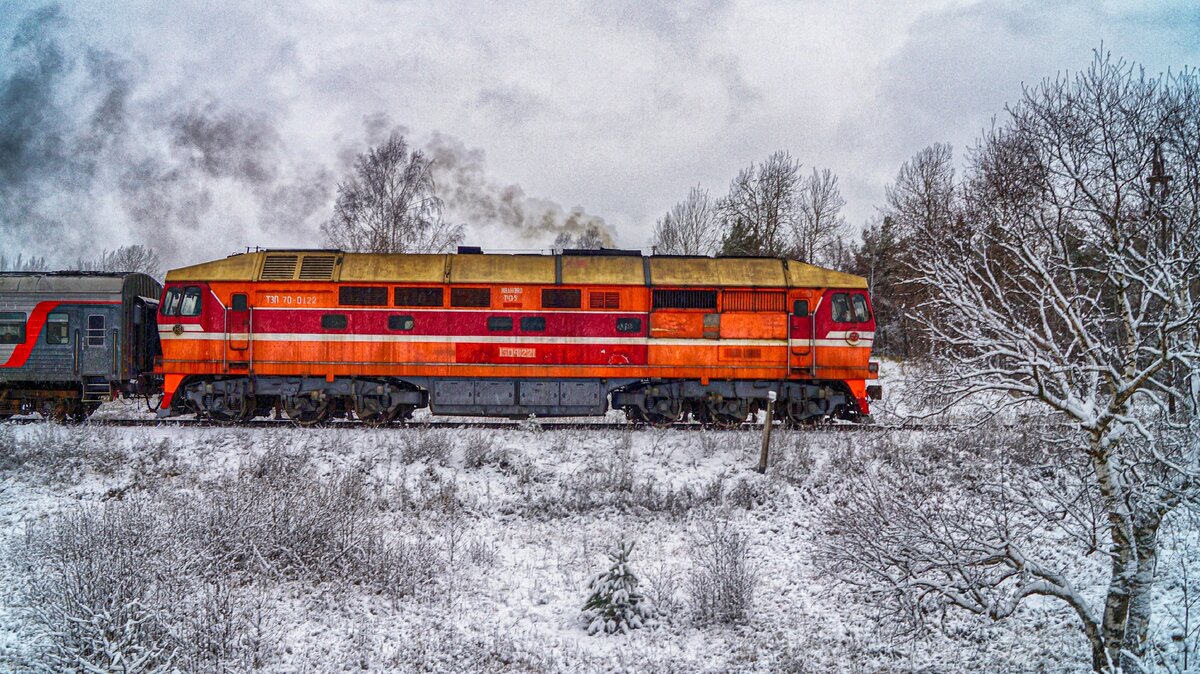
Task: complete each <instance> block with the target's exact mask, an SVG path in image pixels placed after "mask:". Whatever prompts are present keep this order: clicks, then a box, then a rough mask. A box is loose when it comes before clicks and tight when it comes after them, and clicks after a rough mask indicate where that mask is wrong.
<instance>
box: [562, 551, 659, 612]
mask: <svg viewBox="0 0 1200 674" xmlns="http://www.w3.org/2000/svg"><path fill="white" fill-rule="evenodd" d="M632 552H633V543H626V542H623V541H622V542H620V543H618V544H617V549H616V550H615V551H614V552H611V553H609V555H608V558H609V559H611V560H612V567H611V568H609V570H608V571H605V572H603V573H600V574H597V575H596V576H595V577H594V578H593V579H592V581H591V583H589V585H588V589H589V590H590V591H591V593H592V594H591V596H590V597H588V600H587V603H586V604H584V606H583V613H582V615H581V616H580V617H581V620H582V622H583V624H584V625H585V626H586V627H587V631H588V634H590V635H596V634H599V633H601V632H603V633H605V634H615V633H617V632H620V633H622V634H624V633H625V632H628V631H629V630H636V629H640V628H642V627H646V626H648V625H650V624H652V623H653V621H654V617H655V615H656V613H657V612H656V611H655V609H654V606H653V603H652V602H651V601H650V599H649V598H647V597H646V596H645V595H643V594H642V593H641V592H639V591H638V589H637V587H638V579H637V576H635V575H633V571H631V570H630V568H629V555H630V553H632Z"/></svg>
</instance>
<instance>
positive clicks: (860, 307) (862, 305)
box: [850, 295, 871, 323]
mask: <svg viewBox="0 0 1200 674" xmlns="http://www.w3.org/2000/svg"><path fill="white" fill-rule="evenodd" d="M850 306H851V308H853V309H854V320H855V321H856V322H858V323H866V322H867V321H869V320H871V312H870V311H867V298H865V297H863V296H862V295H851V296H850Z"/></svg>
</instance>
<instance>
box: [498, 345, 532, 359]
mask: <svg viewBox="0 0 1200 674" xmlns="http://www.w3.org/2000/svg"><path fill="white" fill-rule="evenodd" d="M500 357H501V358H537V349H530V348H520V347H514V346H502V347H500Z"/></svg>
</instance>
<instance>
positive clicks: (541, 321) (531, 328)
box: [521, 316, 546, 332]
mask: <svg viewBox="0 0 1200 674" xmlns="http://www.w3.org/2000/svg"><path fill="white" fill-rule="evenodd" d="M521 330H522V332H545V331H546V319H545V318H543V317H541V316H523V317H522V318H521Z"/></svg>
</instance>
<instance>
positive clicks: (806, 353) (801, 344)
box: [788, 296, 817, 376]
mask: <svg viewBox="0 0 1200 674" xmlns="http://www.w3.org/2000/svg"><path fill="white" fill-rule="evenodd" d="M816 299H817V298H816V297H808V296H794V297H792V306H791V307H789V308H790V309H791V311H790V312H789V313H788V370H789V374H793V375H794V374H806V375H809V376H814V375H815V374H816V371H815V368H816V349H815V348H814V346H815V341H814V340H815V335H816V325H815V320H816V316H815V314H816V307H814V306H813V302H814V301H815V300H816Z"/></svg>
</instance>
